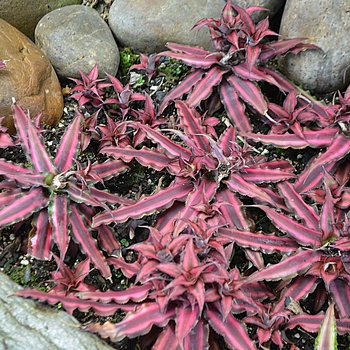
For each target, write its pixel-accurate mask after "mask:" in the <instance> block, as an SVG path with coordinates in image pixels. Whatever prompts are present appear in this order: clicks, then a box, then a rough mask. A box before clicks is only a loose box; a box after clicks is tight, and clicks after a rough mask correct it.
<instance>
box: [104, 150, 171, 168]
mask: <svg viewBox="0 0 350 350" xmlns="http://www.w3.org/2000/svg"><path fill="white" fill-rule="evenodd" d="M101 153H104V154H108V155H110V156H112V157H115V158H120V159H122V160H123V161H124V162H127V163H129V162H131V160H133V159H136V160H137V161H138V162H139V163H140V164H141V165H143V166H146V167H152V168H154V169H156V170H158V171H160V170H162V169H164V168H166V167H167V166H168V165H169V162H170V159H169V157H168V156H167V155H165V154H163V153H160V152H159V151H157V150H155V149H154V148H151V149H148V148H146V147H142V148H141V149H135V148H133V147H131V146H125V147H116V146H108V147H104V148H102V150H101Z"/></svg>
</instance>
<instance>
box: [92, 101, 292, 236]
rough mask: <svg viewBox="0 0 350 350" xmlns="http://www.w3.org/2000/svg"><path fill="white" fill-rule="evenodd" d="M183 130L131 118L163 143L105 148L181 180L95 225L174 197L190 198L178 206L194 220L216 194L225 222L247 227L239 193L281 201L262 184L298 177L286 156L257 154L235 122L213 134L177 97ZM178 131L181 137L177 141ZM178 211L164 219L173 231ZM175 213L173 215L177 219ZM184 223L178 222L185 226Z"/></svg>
mask: <svg viewBox="0 0 350 350" xmlns="http://www.w3.org/2000/svg"><path fill="white" fill-rule="evenodd" d="M176 107H177V110H178V115H179V117H180V125H181V129H182V130H180V129H166V130H165V129H163V130H155V129H153V128H151V127H149V126H147V125H144V124H140V123H134V122H128V123H126V124H127V126H129V127H131V128H133V129H135V130H136V131H140V132H142V133H144V134H145V135H146V138H148V139H149V140H150V141H151V143H152V144H155V145H157V148H146V147H142V148H141V149H136V148H135V147H132V146H129V145H128V146H125V147H116V146H109V147H104V148H103V149H102V150H101V152H102V153H104V154H108V155H111V156H113V157H114V158H117V159H121V160H123V161H125V162H130V161H131V160H133V159H136V160H137V161H138V162H139V163H140V164H141V165H143V166H152V167H153V168H154V169H156V170H159V171H160V170H163V169H167V171H168V172H169V173H170V174H171V175H174V176H175V180H174V182H173V183H172V185H170V186H169V187H168V188H166V189H162V188H159V189H158V190H157V191H156V192H155V193H154V194H153V195H151V196H147V197H144V198H142V199H141V200H140V201H138V202H137V203H135V204H133V205H128V206H123V207H120V208H118V209H115V210H111V211H107V212H104V213H101V214H98V215H96V217H95V218H94V219H93V225H94V227H98V226H99V225H101V224H109V223H111V222H124V221H126V220H127V219H128V218H133V219H138V218H140V217H141V216H143V215H145V214H151V213H154V212H156V211H162V210H164V209H169V208H170V207H171V206H172V205H173V203H174V201H183V202H186V204H185V205H182V206H181V207H180V208H181V209H180V208H179V206H178V205H177V206H176V211H177V212H178V215H181V219H183V220H184V219H186V220H194V219H195V218H196V217H198V216H199V215H200V213H201V212H204V213H206V207H208V208H210V203H211V202H212V201H213V199H214V197H216V198H217V199H216V200H217V209H216V210H218V211H220V210H221V212H222V213H225V214H223V216H222V219H221V220H220V222H221V223H223V224H226V223H227V222H229V223H232V224H233V225H235V226H237V227H239V228H244V229H246V228H247V227H248V226H249V224H247V220H246V219H245V214H244V210H242V205H241V202H240V200H239V198H238V197H237V196H236V195H235V193H239V194H240V195H244V196H248V197H251V198H254V200H255V201H258V202H262V203H266V202H267V203H270V204H271V205H276V203H275V201H274V199H271V197H270V196H269V195H268V194H267V191H268V189H266V188H265V187H264V186H259V185H258V184H265V183H270V182H278V181H282V180H285V179H290V178H294V177H295V175H294V174H293V170H294V169H293V167H292V166H291V164H290V163H289V162H288V161H285V160H272V161H267V160H266V158H265V157H263V156H260V155H254V151H253V150H252V149H251V148H250V147H249V146H248V145H247V144H246V143H244V141H243V145H240V144H239V141H238V140H237V137H236V136H237V135H236V130H235V128H234V127H232V126H230V127H228V128H227V129H226V130H225V132H224V133H223V134H222V135H221V136H220V137H219V138H217V137H216V135H214V134H212V132H213V130H214V129H213V128H212V126H213V125H210V124H209V125H208V126H206V125H204V124H205V123H204V122H203V121H204V118H203V117H202V116H200V115H199V113H198V112H197V111H196V110H195V109H191V108H189V107H188V105H187V104H186V102H183V101H176ZM207 123H208V120H207ZM164 133H168V134H169V135H174V136H176V137H178V138H179V141H180V142H175V141H172V140H171V137H170V138H169V137H168V136H166V135H164ZM178 215H175V216H173V217H172V216H171V215H169V219H168V220H169V221H168V222H167V223H166V219H165V220H163V221H162V225H165V226H166V228H164V229H165V230H172V226H173V221H174V220H175V219H176V218H177V217H178ZM171 217H172V220H171ZM181 226H182V224H179V225H178V226H177V229H179V228H180V227H181Z"/></svg>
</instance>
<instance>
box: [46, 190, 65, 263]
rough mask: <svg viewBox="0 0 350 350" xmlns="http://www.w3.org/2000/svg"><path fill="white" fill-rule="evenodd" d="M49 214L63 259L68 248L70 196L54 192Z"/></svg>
mask: <svg viewBox="0 0 350 350" xmlns="http://www.w3.org/2000/svg"><path fill="white" fill-rule="evenodd" d="M48 210H49V215H50V221H51V225H52V233H53V238H54V241H55V243H56V244H57V247H58V250H59V251H60V258H61V261H63V259H64V257H65V255H66V251H67V248H68V242H69V235H68V215H69V198H68V197H67V196H65V195H62V196H60V195H57V194H55V193H53V195H52V196H51V202H50V204H49V208H48Z"/></svg>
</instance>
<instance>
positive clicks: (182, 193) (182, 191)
mask: <svg viewBox="0 0 350 350" xmlns="http://www.w3.org/2000/svg"><path fill="white" fill-rule="evenodd" d="M192 189H193V185H192V184H191V183H190V182H177V183H173V184H172V185H170V186H169V187H168V188H166V189H159V190H158V191H156V192H155V193H154V194H152V195H150V196H143V197H141V199H140V200H139V201H138V202H137V203H135V204H132V205H129V206H126V207H121V208H118V209H116V210H111V211H110V212H104V213H101V214H98V215H96V216H95V217H94V219H93V227H97V226H99V225H101V224H108V223H110V222H113V221H115V222H124V221H126V220H128V219H129V218H133V219H139V218H141V217H142V216H144V215H148V214H152V213H154V212H156V211H161V210H164V209H167V208H169V207H171V206H172V204H173V202H174V201H175V200H180V201H181V200H184V199H185V198H186V197H187V196H188V194H189V193H190V192H191V191H192Z"/></svg>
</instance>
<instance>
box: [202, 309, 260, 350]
mask: <svg viewBox="0 0 350 350" xmlns="http://www.w3.org/2000/svg"><path fill="white" fill-rule="evenodd" d="M204 315H205V318H206V320H207V322H208V323H209V325H210V326H211V328H213V329H214V331H215V332H216V333H218V334H220V335H222V336H223V338H224V339H225V342H226V344H227V345H228V346H229V347H230V348H231V349H236V350H255V349H256V347H255V345H254V343H253V342H252V340H251V339H250V338H249V336H248V334H247V331H246V329H245V326H244V325H243V323H241V322H240V321H238V320H237V319H236V318H234V317H233V316H232V315H231V314H228V315H227V317H226V319H225V320H223V318H222V315H221V314H220V313H219V312H218V311H216V310H215V309H214V308H207V309H206V310H205V313H204Z"/></svg>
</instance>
